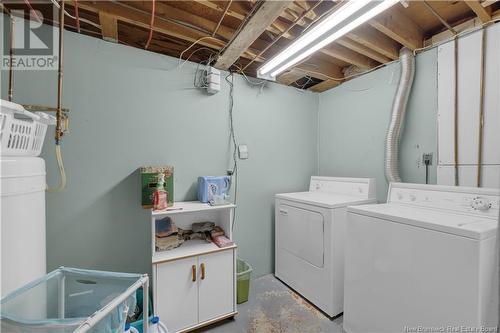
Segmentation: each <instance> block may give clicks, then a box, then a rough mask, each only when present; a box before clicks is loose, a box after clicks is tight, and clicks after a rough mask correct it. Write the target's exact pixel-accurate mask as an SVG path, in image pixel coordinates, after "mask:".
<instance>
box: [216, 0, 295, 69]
mask: <svg viewBox="0 0 500 333" xmlns="http://www.w3.org/2000/svg"><path fill="white" fill-rule="evenodd" d="M291 2H292V1H291V0H283V1H265V2H263V3H262V5H260V7H259V8H258V9H257V10H256V11H255V13H254V14H253V15H252V16H251V17H250V19H249V20H248V21H247V22H246V23H245V25H244V26H243V28H242V29H241V31H240V32H239V33H238V35H236V36H235V37H234V38H233V39H232V41H231V42H230V44H229V45H228V46H227V47H226V49H225V51H224V52H223V53H222V55H221V56H220V57H219V59H217V62H216V63H215V67H217V68H220V69H229V67H231V66H232V65H233V64H234V63H235V62H236V61H237V60H238V59H239V57H240V56H241V55H242V54H243V53H244V52H245V51H246V50H247V49H248V48H249V47H250V46H251V45H252V44H253V42H254V41H255V40H257V39H258V38H259V37H260V35H261V34H262V33H263V32H264V31H265V30H266V28H267V27H268V26H270V25H271V23H273V22H274V21H275V20H276V18H277V17H278V16H279V15H280V14H281V13H282V12H283V10H285V9H286V8H287V7H288V5H290V3H291Z"/></svg>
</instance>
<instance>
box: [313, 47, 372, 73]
mask: <svg viewBox="0 0 500 333" xmlns="http://www.w3.org/2000/svg"><path fill="white" fill-rule="evenodd" d="M321 52H323V53H324V54H326V55H329V56H331V57H333V58H337V59H339V60H342V61H344V62H347V63H349V64H352V65H356V66H358V67H360V68H362V69H371V68H373V67H375V66H378V63H377V62H376V61H374V60H372V59H370V58H368V57H365V56H364V55H361V54H359V53H357V52H354V51H352V50H350V49H348V48H346V47H343V46H341V45H336V44H331V45H328V46H326V47H324V48H323V49H322V50H321Z"/></svg>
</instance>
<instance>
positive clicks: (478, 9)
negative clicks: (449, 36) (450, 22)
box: [465, 0, 491, 23]
mask: <svg viewBox="0 0 500 333" xmlns="http://www.w3.org/2000/svg"><path fill="white" fill-rule="evenodd" d="M465 3H466V4H467V6H469V7H470V9H472V11H473V12H474V13H475V14H476V15H477V17H479V19H480V20H481V22H483V23H485V22H488V21H490V20H491V8H490V7H487V8H485V7H483V6H481V3H479V1H476V0H466V1H465Z"/></svg>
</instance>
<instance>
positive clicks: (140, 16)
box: [68, 1, 254, 58]
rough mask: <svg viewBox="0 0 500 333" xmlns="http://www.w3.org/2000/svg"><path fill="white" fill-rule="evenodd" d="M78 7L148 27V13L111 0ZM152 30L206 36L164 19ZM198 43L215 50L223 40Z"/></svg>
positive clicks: (189, 37) (191, 37)
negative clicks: (102, 12) (110, 0)
mask: <svg viewBox="0 0 500 333" xmlns="http://www.w3.org/2000/svg"><path fill="white" fill-rule="evenodd" d="M68 4H69V5H73V6H74V3H73V1H68ZM78 6H79V8H81V9H84V10H87V11H90V12H93V13H97V14H98V13H99V12H100V11H105V12H106V13H108V14H110V15H113V16H115V17H116V18H117V20H120V21H123V22H126V23H128V24H131V25H135V26H138V27H141V28H144V29H148V30H149V29H150V28H151V27H150V21H151V16H150V15H148V14H144V13H142V12H138V11H133V10H130V9H128V8H126V7H123V6H120V5H118V4H115V3H112V2H107V1H106V2H105V1H96V2H92V3H91V4H88V3H81V2H79V3H78ZM153 30H154V31H155V32H158V33H161V34H164V35H167V36H171V37H175V38H179V39H182V40H185V41H188V42H195V41H197V40H199V39H200V38H202V37H206V34H204V33H202V32H199V31H196V30H193V29H189V28H187V27H184V26H182V25H177V24H174V23H172V22H168V21H164V20H156V22H155V24H154V27H153ZM198 44H199V45H203V46H206V47H210V48H213V49H215V50H219V49H221V48H222V47H223V46H224V44H225V43H224V42H223V41H220V40H217V39H204V40H201V41H199V42H198ZM251 56H254V55H247V57H249V58H250V57H251Z"/></svg>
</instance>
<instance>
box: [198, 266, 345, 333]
mask: <svg viewBox="0 0 500 333" xmlns="http://www.w3.org/2000/svg"><path fill="white" fill-rule="evenodd" d="M197 332H198V333H201V332H207V333H342V332H343V330H342V316H340V317H337V318H335V319H334V320H330V319H329V318H328V317H327V316H326V315H325V314H323V313H322V312H321V311H319V310H318V309H317V308H315V307H314V306H313V305H311V304H310V303H309V302H307V301H306V300H305V299H303V298H302V297H300V296H299V295H298V294H297V293H295V292H294V291H293V290H291V289H290V288H288V287H287V286H286V285H285V284H283V283H282V282H281V281H279V280H278V279H276V278H275V277H274V276H273V275H266V276H263V277H261V278H258V279H255V280H253V281H251V286H250V296H249V300H248V302H246V303H243V304H240V305H238V315H237V316H236V317H235V318H234V319H228V320H225V321H222V322H220V323H218V324H214V325H212V326H209V327H206V328H203V329H200V330H198V331H197Z"/></svg>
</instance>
